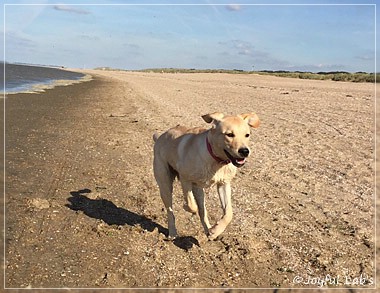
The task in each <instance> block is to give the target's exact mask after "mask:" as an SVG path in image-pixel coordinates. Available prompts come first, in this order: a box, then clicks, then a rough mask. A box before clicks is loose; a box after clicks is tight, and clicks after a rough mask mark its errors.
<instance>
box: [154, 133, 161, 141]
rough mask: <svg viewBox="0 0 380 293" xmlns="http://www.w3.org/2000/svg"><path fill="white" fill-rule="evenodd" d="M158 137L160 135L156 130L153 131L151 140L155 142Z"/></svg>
mask: <svg viewBox="0 0 380 293" xmlns="http://www.w3.org/2000/svg"><path fill="white" fill-rule="evenodd" d="M159 137H160V135H159V134H158V133H157V132H155V133H154V134H153V141H154V142H156V141H157V139H158V138H159Z"/></svg>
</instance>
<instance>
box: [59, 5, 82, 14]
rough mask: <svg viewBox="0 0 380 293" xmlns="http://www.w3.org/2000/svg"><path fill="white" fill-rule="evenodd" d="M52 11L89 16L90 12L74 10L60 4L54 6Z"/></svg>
mask: <svg viewBox="0 0 380 293" xmlns="http://www.w3.org/2000/svg"><path fill="white" fill-rule="evenodd" d="M53 9H55V10H58V11H63V12H69V13H76V14H90V12H89V11H87V10H84V9H79V8H74V7H71V6H67V5H62V4H60V5H54V6H53Z"/></svg>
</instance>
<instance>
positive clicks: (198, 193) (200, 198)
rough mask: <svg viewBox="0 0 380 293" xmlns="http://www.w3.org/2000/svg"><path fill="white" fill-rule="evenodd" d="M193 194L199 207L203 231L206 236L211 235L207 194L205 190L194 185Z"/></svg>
mask: <svg viewBox="0 0 380 293" xmlns="http://www.w3.org/2000/svg"><path fill="white" fill-rule="evenodd" d="M192 190H193V194H194V197H195V200H196V202H197V205H198V214H199V218H200V219H201V223H202V226H203V229H204V230H205V233H206V235H209V229H210V227H211V225H210V222H209V221H208V216H207V210H206V203H205V194H204V191H203V188H201V187H198V186H196V185H193V188H192Z"/></svg>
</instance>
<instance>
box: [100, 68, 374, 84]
mask: <svg viewBox="0 0 380 293" xmlns="http://www.w3.org/2000/svg"><path fill="white" fill-rule="evenodd" d="M95 69H98V70H121V69H112V68H109V67H101V68H95ZM121 71H124V70H121ZM125 71H138V72H154V73H229V74H260V75H273V76H279V77H291V78H299V79H316V80H333V81H351V82H372V83H374V82H375V81H376V82H380V73H376V74H375V73H366V72H355V73H350V72H345V71H331V72H318V73H313V72H302V71H283V70H278V71H272V70H263V71H244V70H239V69H231V70H227V69H194V68H191V69H186V68H151V69H143V70H125Z"/></svg>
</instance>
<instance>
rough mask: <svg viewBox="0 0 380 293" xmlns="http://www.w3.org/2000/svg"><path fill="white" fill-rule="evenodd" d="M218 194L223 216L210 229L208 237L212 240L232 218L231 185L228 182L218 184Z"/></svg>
mask: <svg viewBox="0 0 380 293" xmlns="http://www.w3.org/2000/svg"><path fill="white" fill-rule="evenodd" d="M217 188H218V194H219V199H220V203H221V205H222V209H223V217H222V218H221V219H220V220H219V221H218V222H217V223H216V224H215V225H214V226H213V227H212V228H211V229H210V231H209V232H210V236H209V239H211V240H213V239H215V238H216V237H218V236H219V235H220V234H222V233H223V231H224V230H225V229H226V227H227V225H228V224H229V223H230V222H231V220H232V205H231V185H230V183H229V182H226V183H224V184H218V185H217Z"/></svg>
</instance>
